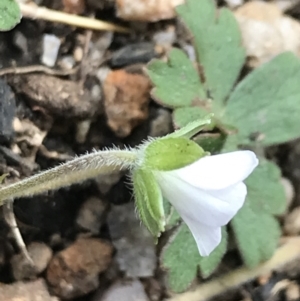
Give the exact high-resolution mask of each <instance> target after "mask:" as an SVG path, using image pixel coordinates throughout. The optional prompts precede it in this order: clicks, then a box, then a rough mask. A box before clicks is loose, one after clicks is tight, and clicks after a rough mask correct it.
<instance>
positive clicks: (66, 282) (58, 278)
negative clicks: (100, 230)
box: [46, 238, 113, 299]
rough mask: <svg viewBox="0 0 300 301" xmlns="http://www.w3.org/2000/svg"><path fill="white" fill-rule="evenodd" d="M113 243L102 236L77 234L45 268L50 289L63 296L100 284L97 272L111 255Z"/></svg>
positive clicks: (104, 268) (103, 268)
mask: <svg viewBox="0 0 300 301" xmlns="http://www.w3.org/2000/svg"><path fill="white" fill-rule="evenodd" d="M112 252H113V248H112V246H111V245H110V244H109V243H108V242H106V241H104V240H101V239H96V238H78V239H77V240H76V241H75V242H74V243H73V244H72V245H71V246H69V247H68V248H66V249H65V250H63V251H61V252H59V253H58V254H56V255H55V256H54V257H53V258H52V260H51V262H50V264H49V266H48V269H47V275H46V278H47V280H48V282H49V284H50V285H51V289H52V291H53V292H54V293H55V294H56V295H57V296H59V297H61V298H63V299H72V298H76V297H80V296H83V295H86V294H88V293H90V292H91V291H93V290H95V289H96V288H97V287H98V286H99V274H100V273H102V272H104V271H105V270H106V269H107V268H108V266H109V264H110V262H111V257H112Z"/></svg>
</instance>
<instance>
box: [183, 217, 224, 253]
mask: <svg viewBox="0 0 300 301" xmlns="http://www.w3.org/2000/svg"><path fill="white" fill-rule="evenodd" d="M182 219H183V220H184V222H185V223H186V224H187V226H188V227H189V229H190V231H191V233H192V235H193V237H194V239H195V241H196V244H197V247H198V250H199V253H200V255H201V256H208V255H209V254H210V253H211V252H212V251H213V250H214V249H215V248H216V247H217V246H218V245H219V244H220V242H221V240H222V230H221V227H217V228H215V227H209V226H206V225H203V224H199V223H198V222H197V221H194V220H192V219H190V218H188V217H185V216H182Z"/></svg>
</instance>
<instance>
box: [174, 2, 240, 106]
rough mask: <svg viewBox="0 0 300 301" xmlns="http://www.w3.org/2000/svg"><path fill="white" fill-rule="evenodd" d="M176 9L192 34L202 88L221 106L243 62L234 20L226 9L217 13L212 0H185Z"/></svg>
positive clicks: (238, 34)
mask: <svg viewBox="0 0 300 301" xmlns="http://www.w3.org/2000/svg"><path fill="white" fill-rule="evenodd" d="M176 10H177V13H178V14H179V16H180V17H181V18H182V20H183V22H184V23H185V25H186V26H187V28H188V29H189V30H190V31H191V33H192V35H193V37H194V44H195V48H196V52H197V54H198V60H199V63H200V65H201V66H202V67H203V73H204V78H205V87H206V89H207V90H208V91H209V92H210V95H211V97H212V99H213V100H214V102H216V103H217V104H218V106H219V107H222V106H223V105H224V100H225V99H226V97H227V96H228V94H229V93H230V91H231V90H232V87H233V85H234V83H235V82H236V80H237V78H238V76H239V73H240V71H241V68H242V66H243V64H244V62H245V50H244V48H243V47H242V38H241V33H240V30H239V26H238V24H237V21H236V20H235V17H234V16H233V14H232V13H231V12H230V11H229V10H228V9H226V8H223V9H220V10H219V12H217V10H216V7H215V3H214V1H212V0H187V1H186V3H185V4H183V5H180V6H177V9H176ZM213 111H215V110H213Z"/></svg>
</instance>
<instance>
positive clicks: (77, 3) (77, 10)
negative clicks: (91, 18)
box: [62, 0, 85, 15]
mask: <svg viewBox="0 0 300 301" xmlns="http://www.w3.org/2000/svg"><path fill="white" fill-rule="evenodd" d="M62 2H63V5H64V11H65V12H66V13H69V14H75V15H80V14H82V13H84V10H85V0H62Z"/></svg>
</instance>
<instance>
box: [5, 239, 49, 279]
mask: <svg viewBox="0 0 300 301" xmlns="http://www.w3.org/2000/svg"><path fill="white" fill-rule="evenodd" d="M27 251H28V254H29V256H30V258H31V259H32V261H33V262H34V268H32V266H31V265H30V264H29V263H28V261H27V260H26V258H24V256H23V255H22V254H17V255H14V256H13V257H12V258H11V261H10V263H11V267H12V273H13V276H14V278H15V279H16V280H24V279H30V278H33V277H35V276H36V275H38V274H40V273H42V272H43V271H44V270H45V269H46V267H47V265H48V263H49V261H50V259H51V258H52V250H51V249H50V248H49V247H48V246H47V245H46V244H44V243H42V242H33V243H31V244H30V245H29V246H28V247H27Z"/></svg>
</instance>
